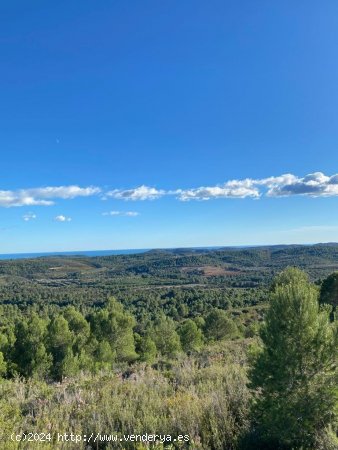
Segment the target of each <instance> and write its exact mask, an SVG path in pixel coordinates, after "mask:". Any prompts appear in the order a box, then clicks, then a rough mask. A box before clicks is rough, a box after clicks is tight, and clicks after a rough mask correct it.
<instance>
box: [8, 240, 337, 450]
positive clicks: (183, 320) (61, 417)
mask: <svg viewBox="0 0 338 450" xmlns="http://www.w3.org/2000/svg"><path fill="white" fill-rule="evenodd" d="M290 266H297V267H299V268H301V269H303V270H302V271H301V270H299V269H294V268H288V269H285V268H286V267H290ZM283 269H285V270H283ZM337 270H338V246H335V245H326V246H325V245H319V246H299V247H294V246H291V247H267V248H252V249H220V250H210V251H205V250H172V251H152V252H148V253H145V254H139V255H128V256H125V255H124V256H111V257H94V258H83V257H72V258H69V257H49V258H37V259H31V260H30V259H27V260H16V261H14V260H13V261H2V262H1V263H0V283H1V285H0V299H1V305H0V375H1V382H0V428H1V430H2V434H1V440H0V448H3V449H19V448H24V449H26V448H27V449H30V448H40V447H39V446H41V448H51V449H52V448H60V449H61V448H74V449H75V448H93V449H96V448H100V449H101V448H102V449H106V448H107V449H113V448H120V449H138V450H141V449H146V448H152V446H153V445H154V443H151V442H148V443H147V444H146V443H145V442H138V443H137V444H136V443H135V442H129V441H128V442H127V441H125V440H124V435H131V434H133V435H134V434H138V435H142V434H144V433H150V434H151V433H153V434H156V433H157V434H161V436H162V435H165V436H168V438H167V440H166V441H164V440H163V438H159V437H158V438H156V440H157V444H158V445H159V447H157V448H168V449H169V448H171V449H173V448H175V449H179V448H191V449H215V450H216V449H219V450H221V449H230V450H231V449H234V450H235V449H241V450H249V449H262V450H263V449H271V450H274V449H279V448H280V449H289V450H291V449H299V450H300V449H318V450H320V449H323V450H325V449H327V450H330V449H332V450H333V449H334V448H336V445H337V442H338V441H337V438H336V432H337V415H336V412H335V411H336V408H337V393H338V389H337V369H336V364H337V349H338V340H337V339H338V334H337V321H336V320H335V316H336V307H337V300H338V272H337ZM286 417H287V418H288V419H287V420H286ZM12 433H14V437H15V436H19V439H16V438H15V439H14V440H13V439H12V438H11V436H12ZM29 433H32V440H30V441H26V440H25V439H26V438H27V436H28V435H29ZM34 433H35V434H34ZM39 433H40V435H39ZM41 433H42V434H43V436H44V438H43V439H44V441H43V442H40V439H41V436H42V434H41ZM58 433H61V434H62V433H66V434H67V433H76V434H77V435H78V436H81V440H80V441H78V442H75V443H74V442H72V441H67V442H66V441H63V440H61V441H60V440H58ZM92 434H93V435H101V434H102V435H108V434H109V435H113V434H114V435H116V436H118V439H119V440H120V439H121V441H119V443H114V444H113V443H111V442H106V441H105V440H104V439H103V438H102V439H101V438H98V440H97V441H96V442H94V441H90V442H87V441H85V440H84V436H89V435H92ZM179 435H180V436H184V437H185V438H182V442H181V441H179V442H178V441H177V440H176V441H174V440H173V439H175V438H176V437H177V436H179ZM22 436H25V438H23V437H22ZM79 439H80V438H79ZM161 439H162V441H161ZM122 441H123V442H122Z"/></svg>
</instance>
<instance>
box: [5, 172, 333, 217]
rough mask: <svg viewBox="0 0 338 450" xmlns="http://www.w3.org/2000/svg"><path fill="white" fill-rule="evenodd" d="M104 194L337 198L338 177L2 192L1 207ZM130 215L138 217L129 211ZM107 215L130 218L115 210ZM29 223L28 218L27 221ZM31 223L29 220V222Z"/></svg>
mask: <svg viewBox="0 0 338 450" xmlns="http://www.w3.org/2000/svg"><path fill="white" fill-rule="evenodd" d="M98 194H101V198H102V199H114V200H125V201H145V200H156V199H159V198H161V197H164V196H174V197H176V198H177V199H178V200H180V201H184V202H187V201H192V200H200V201H207V200H212V199H241V198H251V199H259V198H261V197H291V196H307V197H333V196H338V174H335V175H331V176H328V175H325V174H324V173H322V172H314V173H310V174H308V175H306V176H304V177H299V176H296V175H293V174H291V173H287V174H284V175H280V176H272V177H268V178H262V179H259V178H258V179H255V178H244V179H237V180H236V179H235V180H228V181H226V182H225V183H223V184H218V185H213V186H200V187H196V188H189V189H182V188H177V189H175V190H163V189H158V188H155V187H151V186H146V185H141V186H138V187H135V188H132V189H113V190H110V191H108V192H102V190H101V189H100V188H99V187H95V186H89V187H80V186H77V185H71V186H56V187H40V188H30V189H19V190H13V191H11V190H0V207H6V208H9V207H15V206H50V205H54V204H55V202H56V200H57V199H62V200H69V199H74V198H76V197H89V196H94V195H98ZM129 213H130V214H129V215H137V213H134V212H133V211H129ZM106 215H112V216H113V215H128V214H127V213H122V212H119V211H111V212H110V213H107V214H106ZM24 220H25V219H24ZM27 220H29V219H27Z"/></svg>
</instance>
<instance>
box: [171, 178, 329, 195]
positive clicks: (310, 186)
mask: <svg viewBox="0 0 338 450" xmlns="http://www.w3.org/2000/svg"><path fill="white" fill-rule="evenodd" d="M176 193H177V194H178V198H179V200H182V201H189V200H210V199H215V198H247V197H251V198H256V199H257V198H259V197H261V196H267V197H287V196H293V195H305V196H310V197H329V196H338V174H336V175H332V176H327V175H324V174H323V173H322V172H315V173H311V174H308V175H306V176H305V177H302V178H301V177H297V176H295V175H293V174H290V173H288V174H284V175H280V176H277V177H269V178H263V179H251V178H245V179H243V180H230V181H227V182H226V183H224V184H223V185H218V186H207V187H205V186H204V187H199V188H195V189H186V190H180V189H179V190H177V191H176Z"/></svg>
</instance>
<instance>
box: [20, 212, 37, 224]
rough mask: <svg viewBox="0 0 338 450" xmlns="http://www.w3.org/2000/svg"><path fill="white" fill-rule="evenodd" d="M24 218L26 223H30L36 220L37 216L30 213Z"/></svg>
mask: <svg viewBox="0 0 338 450" xmlns="http://www.w3.org/2000/svg"><path fill="white" fill-rule="evenodd" d="M22 218H23V220H24V221H25V222H29V221H30V220H34V219H36V214H34V213H31V212H29V213H27V214H24V215H23V216H22Z"/></svg>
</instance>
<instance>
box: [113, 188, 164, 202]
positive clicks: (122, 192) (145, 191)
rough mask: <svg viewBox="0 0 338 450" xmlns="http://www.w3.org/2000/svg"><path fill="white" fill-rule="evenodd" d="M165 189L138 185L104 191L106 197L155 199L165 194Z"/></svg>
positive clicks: (134, 199)
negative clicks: (131, 187)
mask: <svg viewBox="0 0 338 450" xmlns="http://www.w3.org/2000/svg"><path fill="white" fill-rule="evenodd" d="M165 193H166V192H165V191H163V190H158V189H156V188H153V187H149V186H145V185H142V186H139V187H137V188H134V189H114V190H112V191H109V192H107V193H106V196H107V197H112V198H116V199H118V200H133V201H136V200H155V199H157V198H159V197H162V196H163V195H165Z"/></svg>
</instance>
